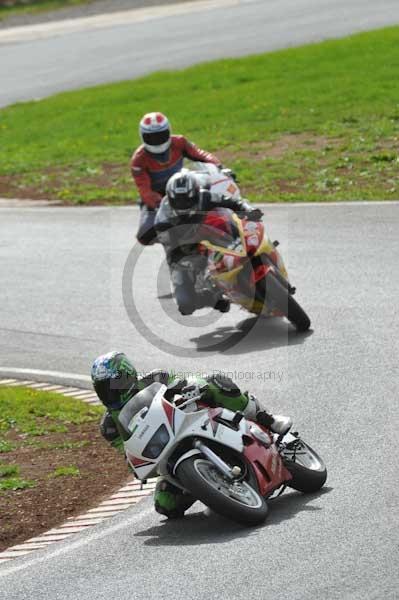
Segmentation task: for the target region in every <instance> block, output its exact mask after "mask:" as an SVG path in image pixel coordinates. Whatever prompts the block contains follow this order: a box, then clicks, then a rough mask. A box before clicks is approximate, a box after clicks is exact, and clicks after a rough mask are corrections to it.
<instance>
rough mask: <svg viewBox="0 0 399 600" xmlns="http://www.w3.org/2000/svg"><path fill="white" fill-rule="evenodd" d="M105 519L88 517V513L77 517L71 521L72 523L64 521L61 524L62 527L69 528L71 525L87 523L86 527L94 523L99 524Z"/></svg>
mask: <svg viewBox="0 0 399 600" xmlns="http://www.w3.org/2000/svg"><path fill="white" fill-rule="evenodd" d="M103 521H104V519H103V518H102V519H96V518H93V519H89V518H88V517H86V515H83V516H82V517H80V518H79V519H75V520H74V521H71V522H70V523H64V524H63V525H61V527H60V529H69V527H75V526H76V525H79V526H80V525H85V526H86V527H92V526H93V525H98V524H99V523H102V522H103Z"/></svg>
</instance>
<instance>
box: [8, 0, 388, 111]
mask: <svg viewBox="0 0 399 600" xmlns="http://www.w3.org/2000/svg"><path fill="white" fill-rule="evenodd" d="M201 5H202V7H201ZM149 10H150V13H151V11H152V10H153V9H149ZM159 10H160V11H163V10H166V14H170V15H171V16H169V17H168V16H166V17H165V13H163V12H162V13H160V14H162V15H164V16H163V17H162V18H160V17H157V16H156V14H157V13H151V14H154V16H152V17H151V16H150V17H148V14H147V17H145V18H143V16H141V18H138V17H137V18H136V17H134V18H132V16H130V18H129V19H128V18H127V17H124V18H123V19H122V22H120V20H119V21H118V20H115V19H116V16H115V14H113V15H107V17H106V24H105V25H104V26H103V27H100V28H99V29H98V28H97V27H98V23H97V25H94V24H93V22H91V25H90V26H89V25H87V24H86V25H85V26H84V27H83V28H82V29H81V30H77V31H76V32H75V33H70V29H68V28H67V31H66V32H63V28H62V27H61V29H58V30H57V31H55V30H54V28H53V27H54V24H51V23H50V24H49V25H48V27H50V29H48V30H46V33H45V34H43V32H40V31H39V33H38V32H37V33H36V34H34V35H33V37H32V34H31V32H30V33H29V37H30V38H32V39H27V34H26V31H25V33H23V32H22V33H21V32H20V34H19V37H18V36H17V37H15V36H16V35H17V33H16V32H17V29H16V28H14V29H13V30H12V31H13V34H12V35H13V36H14V37H12V38H4V35H5V34H6V32H5V31H4V30H3V31H2V32H0V81H1V86H0V107H1V106H6V105H7V104H11V103H13V102H17V101H23V100H30V99H32V98H41V97H43V96H47V95H50V94H53V93H55V92H59V91H63V90H69V89H75V88H80V87H82V86H89V85H95V84H100V83H104V82H109V81H118V80H123V79H130V78H135V77H138V76H140V75H144V74H146V73H149V72H152V71H154V70H160V69H174V68H176V67H185V66H188V65H191V64H193V63H196V62H202V61H207V60H213V59H216V58H221V57H226V56H241V55H245V54H251V53H257V52H264V51H267V50H274V49H278V48H283V47H286V46H294V45H299V44H303V43H306V42H312V41H318V40H321V39H325V38H331V37H340V36H344V35H347V34H349V33H352V32H355V31H362V30H366V29H372V28H376V27H383V26H385V25H391V24H394V23H398V22H399V3H398V2H397V0H382V1H381V2H375V0H334V1H333V2H332V1H331V0H284V1H281V0H210V1H207V2H204V3H201V2H198V1H196V2H194V3H192V7H191V8H190V9H187V7H184V5H182V4H179V5H178V7H177V8H176V7H175V8H172V7H161V8H160V9H159ZM181 11H184V12H181ZM140 14H141V15H143V13H140ZM135 19H136V22H135ZM137 19H138V20H137ZM118 23H119V24H118ZM64 27H65V26H64ZM74 27H75V28H76V27H77V25H76V20H75V21H74ZM35 37H36V39H34V38H35ZM7 39H8V41H7ZM12 40H16V41H12Z"/></svg>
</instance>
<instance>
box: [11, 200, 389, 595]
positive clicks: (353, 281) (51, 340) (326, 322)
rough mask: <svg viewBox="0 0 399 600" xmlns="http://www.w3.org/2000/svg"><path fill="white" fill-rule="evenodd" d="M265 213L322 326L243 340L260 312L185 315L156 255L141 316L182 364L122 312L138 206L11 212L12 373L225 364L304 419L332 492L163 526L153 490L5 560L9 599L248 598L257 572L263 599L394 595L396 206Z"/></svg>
mask: <svg viewBox="0 0 399 600" xmlns="http://www.w3.org/2000/svg"><path fill="white" fill-rule="evenodd" d="M264 211H265V220H266V222H267V223H270V226H269V230H270V232H271V234H272V238H277V239H279V240H280V241H281V250H282V252H283V254H284V257H285V258H286V261H287V265H288V270H289V273H290V275H291V278H292V281H293V283H294V284H296V285H297V287H298V292H297V294H298V300H299V301H300V302H301V303H302V304H303V306H304V308H305V309H306V310H307V311H308V312H309V315H310V316H311V318H312V327H313V332H311V333H309V334H307V335H305V336H298V335H297V334H296V333H295V331H294V330H293V329H291V327H290V326H289V325H288V324H286V323H284V322H282V321H281V320H279V319H277V320H264V321H261V322H259V323H258V324H257V325H255V326H254V327H253V329H252V330H251V331H250V332H249V333H248V335H246V336H243V337H242V339H241V340H240V339H239V338H240V334H241V333H242V331H244V332H245V331H246V330H249V329H250V325H251V324H252V319H251V318H250V317H248V315H246V313H244V312H242V311H239V310H237V309H235V308H234V309H233V310H232V311H231V312H230V313H229V314H228V315H223V316H222V315H220V314H216V313H215V315H212V318H213V317H216V322H212V323H210V324H209V325H205V326H201V327H198V326H197V327H196V326H195V325H196V323H195V322H194V323H191V324H190V326H187V325H186V324H185V323H184V321H182V318H181V317H178V316H177V312H176V310H175V308H174V305H173V301H172V300H171V299H170V298H169V297H168V294H167V291H166V290H165V289H164V288H163V286H161V289H160V290H159V291H158V290H157V289H156V286H155V285H153V284H150V283H149V277H148V274H149V273H152V272H156V271H157V270H158V267H159V264H161V262H162V260H163V255H162V250H161V248H160V247H154V248H147V249H145V251H144V255H142V256H141V257H140V259H139V260H138V262H137V266H136V273H135V279H134V282H135V285H134V287H135V293H134V298H135V300H136V306H137V310H138V312H139V313H140V315H141V317H142V318H143V319H145V321H146V323H147V324H148V325H149V326H151V328H152V330H153V331H154V332H155V333H156V334H157V335H158V336H159V337H162V338H163V340H165V341H166V342H167V343H169V344H173V345H174V346H175V347H176V348H181V349H182V353H181V354H184V355H185V357H184V358H183V357H182V356H181V355H180V356H173V355H170V354H167V353H164V352H163V351H162V350H160V349H159V348H157V347H155V346H153V345H152V344H151V343H150V342H149V341H147V340H146V339H145V338H144V337H143V335H142V334H141V333H139V332H138V331H137V330H136V328H135V327H134V326H133V325H132V323H131V322H130V320H129V317H128V315H127V313H126V310H125V306H124V301H123V297H122V286H121V279H122V270H123V267H124V265H125V262H126V259H127V257H128V255H129V250H130V246H131V241H132V239H133V234H134V231H135V229H136V226H137V216H138V211H137V209H135V208H131V209H130V208H119V209H117V208H116V209H108V208H86V209H75V208H72V209H68V208H59V207H54V208H37V207H35V208H26V209H15V208H8V209H6V208H4V209H3V210H2V211H1V215H2V218H1V223H2V238H1V240H2V242H1V252H2V258H3V260H2V261H1V278H2V282H3V286H2V323H1V329H2V336H1V346H0V351H1V356H2V363H3V365H4V366H8V367H13V366H17V367H18V366H19V367H23V366H26V365H29V366H30V367H32V368H46V369H51V370H55V369H58V370H63V371H68V372H76V373H82V374H86V373H87V372H88V370H89V368H90V364H91V361H92V360H93V358H94V357H95V356H96V355H97V354H99V353H101V352H103V351H106V350H109V349H110V348H118V349H119V348H121V349H123V350H124V351H125V352H126V353H127V354H128V355H129V356H132V357H133V356H134V357H135V359H136V362H137V366H138V367H139V368H140V369H143V370H147V369H151V368H154V367H158V366H159V367H164V366H168V367H169V368H175V369H176V370H177V371H182V372H198V371H201V372H202V371H208V372H209V371H210V372H212V371H213V370H216V369H220V370H222V371H224V372H228V373H232V374H233V376H234V377H235V378H236V380H237V382H238V383H240V384H241V385H242V386H243V387H244V389H250V390H251V391H253V392H255V393H256V394H257V395H258V396H259V397H260V398H261V399H262V401H263V402H264V403H265V404H266V406H268V407H270V408H272V409H273V410H275V411H278V412H281V413H282V414H290V415H292V416H293V418H294V423H295V429H298V430H299V431H300V432H301V433H302V434H303V436H304V438H305V440H306V441H308V442H309V443H310V444H311V445H313V447H315V448H316V449H317V450H318V451H320V453H321V455H322V456H323V458H324V459H325V462H326V464H327V467H328V471H329V478H328V481H327V485H326V487H325V488H324V489H323V490H322V491H321V492H320V493H317V494H314V495H312V496H307V497H305V496H302V495H300V494H297V493H293V492H289V493H286V494H284V495H283V496H282V497H281V498H279V499H276V500H275V501H273V502H272V506H271V510H270V515H269V519H268V521H267V522H266V524H265V526H263V527H260V528H256V529H248V530H247V529H243V528H241V527H238V526H237V525H234V524H232V523H230V522H227V521H224V520H222V519H221V518H219V517H216V516H213V515H212V516H206V514H204V513H203V512H202V510H203V507H201V505H200V504H196V505H195V506H194V507H193V509H191V511H190V514H189V515H188V516H187V517H186V518H185V520H184V521H183V522H171V523H168V522H166V521H164V519H163V518H161V517H160V516H159V515H157V514H156V513H155V512H153V510H152V505H151V501H150V500H146V501H144V502H143V504H142V505H140V506H138V507H136V508H133V509H131V510H128V511H126V512H125V513H124V514H123V515H121V516H119V517H116V518H114V519H112V521H111V522H109V523H107V524H105V525H101V526H99V527H98V528H96V529H95V530H93V531H92V532H88V533H84V534H82V535H80V536H79V537H78V538H76V539H75V540H74V541H73V542H70V543H69V544H68V543H62V544H60V545H59V546H57V547H53V548H51V549H49V550H47V551H46V552H40V553H38V554H35V556H34V557H31V558H26V559H22V560H21V559H18V561H13V562H12V564H11V563H8V564H5V565H3V566H2V567H1V570H0V573H1V574H2V575H3V578H2V587H1V590H2V591H1V592H0V597H1V598H3V597H4V598H7V599H12V600H14V599H18V600H19V599H21V598H23V597H25V596H26V594H27V590H28V589H29V595H30V597H31V598H37V599H39V598H42V597H43V595H44V594H46V595H47V596H48V597H49V598H54V599H55V598H59V597H63V598H68V599H72V598H76V597H78V596H80V595H82V594H84V595H85V596H87V597H89V598H91V597H92V598H94V597H95V598H100V599H102V598H104V599H105V598H107V597H108V596H109V594H110V593H111V592H112V593H113V594H114V595H115V597H117V598H120V599H125V598H126V599H128V598H132V597H133V598H135V597H137V598H150V597H151V598H153V597H154V598H160V597H164V598H176V597H177V598H179V597H184V596H186V595H187V594H188V593H190V596H191V597H192V598H198V599H199V598H204V597H205V596H209V594H210V593H211V594H212V595H214V596H220V597H222V598H228V597H230V598H241V597H244V596H246V595H247V593H248V587H247V586H248V584H249V582H250V585H251V595H252V596H253V597H255V598H264V597H265V586H266V587H267V593H268V594H271V595H273V596H274V597H276V598H287V597H295V598H319V597H323V598H360V597H367V598H380V597H381V594H382V593H383V594H384V597H386V598H394V596H395V593H396V584H397V582H396V581H395V579H396V576H395V577H394V576H393V573H394V564H393V563H394V561H395V550H394V548H395V545H394V541H395V529H394V527H393V524H394V522H395V518H396V517H397V505H396V504H395V502H396V499H397V495H396V486H395V483H394V480H395V478H394V468H395V465H396V458H397V457H396V456H395V454H397V451H396V450H395V446H394V445H393V444H392V440H393V439H394V436H395V431H396V425H397V422H396V421H395V409H396V396H395V388H396V384H395V380H394V378H393V377H394V373H395V369H396V351H397V350H398V348H397V341H396V340H392V335H393V332H394V330H395V328H396V327H397V313H396V312H395V310H396V309H395V299H396V298H397V294H398V292H399V289H398V287H399V286H398V282H397V278H395V273H397V264H396V257H397V252H398V241H397V236H396V232H397V228H398V225H399V223H398V220H399V219H398V204H397V203H384V204H372V203H371V204H350V205H324V206H323V205H306V206H302V207H300V206H297V205H286V206H265V207H264ZM16 240H18V245H17V244H16ZM27 256H29V257H30V258H29V260H26V257H27ZM143 256H145V260H143ZM11 289H12V294H11V293H9V292H7V290H11ZM157 295H161V296H166V298H162V299H159V298H157ZM161 302H162V304H161ZM208 314H209V313H208V312H207V311H206V310H204V311H201V312H200V313H199V317H198V318H199V319H202V320H204V319H207V318H208V317H207V315H208ZM211 314H212V313H211ZM193 318H194V317H193ZM173 319H176V321H177V322H176V321H174V320H173ZM240 324H241V330H240V329H237V326H239V325H240ZM197 325H198V323H197ZM236 340H239V341H238V342H237V344H236V345H234V344H233V343H234V342H235V341H236ZM221 342H222V345H221V347H219V349H218V350H216V351H215V352H213V351H211V350H210V349H209V346H210V345H212V344H215V343H219V344H220V343H221ZM223 342H224V345H223ZM162 343H163V342H162V341H161V343H160V345H162ZM201 349H202V351H201ZM176 352H177V351H176ZM149 565H150V566H149Z"/></svg>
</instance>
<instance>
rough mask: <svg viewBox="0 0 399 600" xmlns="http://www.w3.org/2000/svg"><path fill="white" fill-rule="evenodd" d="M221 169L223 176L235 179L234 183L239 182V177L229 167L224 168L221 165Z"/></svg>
mask: <svg viewBox="0 0 399 600" xmlns="http://www.w3.org/2000/svg"><path fill="white" fill-rule="evenodd" d="M219 169H220V172H221V173H223V175H225V176H226V177H230V178H231V179H234V181H238V180H237V175H236V174H235V172H234V171H233V169H229V168H228V167H224V166H223V165H220V167H219Z"/></svg>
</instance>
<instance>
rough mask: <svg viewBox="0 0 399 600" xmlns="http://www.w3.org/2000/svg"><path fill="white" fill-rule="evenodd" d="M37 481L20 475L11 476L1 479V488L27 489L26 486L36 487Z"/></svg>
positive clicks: (12, 489)
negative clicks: (22, 477)
mask: <svg viewBox="0 0 399 600" xmlns="http://www.w3.org/2000/svg"><path fill="white" fill-rule="evenodd" d="M36 483H37V482H36V481H31V480H30V479H21V478H20V477H9V478H7V479H0V490H11V491H16V490H25V489H26V488H32V487H35V485H36Z"/></svg>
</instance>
